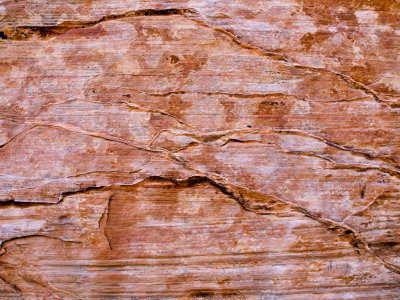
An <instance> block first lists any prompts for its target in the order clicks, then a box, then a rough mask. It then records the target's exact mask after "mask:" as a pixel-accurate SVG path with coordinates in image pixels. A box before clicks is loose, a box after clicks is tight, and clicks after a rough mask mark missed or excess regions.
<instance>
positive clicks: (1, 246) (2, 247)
mask: <svg viewBox="0 0 400 300" xmlns="http://www.w3.org/2000/svg"><path fill="white" fill-rule="evenodd" d="M32 237H44V238H48V239H53V240H59V241H62V242H64V243H74V244H82V242H79V241H70V240H64V239H62V238H59V237H55V236H49V235H45V234H28V235H23V236H17V237H12V238H9V239H7V240H4V241H1V242H0V251H1V252H2V253H1V254H0V256H1V255H3V254H4V253H6V252H7V251H6V248H5V246H6V244H8V243H10V242H12V241H15V240H20V239H25V238H32Z"/></svg>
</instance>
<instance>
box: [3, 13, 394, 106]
mask: <svg viewBox="0 0 400 300" xmlns="http://www.w3.org/2000/svg"><path fill="white" fill-rule="evenodd" d="M172 15H180V16H183V17H185V18H187V19H189V20H191V21H193V22H195V23H197V24H199V25H201V26H204V27H206V28H209V29H212V30H213V31H216V32H220V33H222V34H224V35H225V36H227V37H229V38H230V39H231V40H232V41H233V42H234V43H235V44H237V45H238V46H240V47H241V48H244V49H248V50H252V51H254V52H256V53H257V54H258V55H261V56H267V57H270V58H272V59H275V60H279V61H282V62H284V63H287V64H289V65H291V66H293V67H294V68H298V69H305V70H310V71H312V72H324V73H328V74H331V75H334V76H336V77H338V78H340V79H341V80H343V81H344V82H346V84H347V85H349V86H350V87H352V88H355V89H358V90H361V91H363V92H364V93H366V94H368V95H370V96H372V97H373V98H374V99H375V101H376V102H378V103H384V104H387V105H388V106H389V107H391V108H394V109H397V108H400V103H393V102H391V101H389V100H387V99H382V98H381V97H380V96H379V95H378V93H377V92H376V91H374V90H373V89H371V88H368V87H367V86H366V85H365V84H363V83H361V82H359V81H357V80H355V79H354V78H352V77H351V76H350V75H347V74H342V73H339V72H335V71H332V70H328V69H326V68H321V67H313V66H307V65H300V64H297V63H293V62H292V61H290V60H289V59H288V58H287V57H286V56H285V55H284V54H282V53H276V52H272V51H268V50H266V49H264V48H262V47H258V46H255V45H252V44H249V43H245V42H242V41H241V40H240V39H239V38H238V37H237V36H236V35H234V34H233V33H231V32H230V31H228V30H226V29H224V28H222V27H216V26H212V25H210V24H209V23H207V22H206V21H205V20H204V17H203V16H202V15H201V13H200V12H199V11H197V10H196V9H194V8H168V9H142V10H132V11H128V12H125V13H122V14H111V15H106V16H103V17H101V18H100V19H98V20H94V21H65V22H62V23H60V24H57V25H47V26H17V27H11V28H3V29H2V30H1V31H0V38H1V39H3V40H8V39H10V40H26V39H30V38H31V37H33V36H34V34H36V35H37V36H38V37H39V38H42V39H48V38H51V37H54V36H58V35H61V34H64V33H66V32H67V31H69V30H71V29H75V28H87V27H93V26H95V25H97V24H100V23H102V22H106V21H112V20H118V19H123V18H129V17H139V16H172ZM7 30H8V31H10V33H9V34H7V33H6V31H7Z"/></svg>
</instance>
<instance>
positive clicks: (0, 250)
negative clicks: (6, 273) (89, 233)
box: [0, 234, 83, 300]
mask: <svg viewBox="0 0 400 300" xmlns="http://www.w3.org/2000/svg"><path fill="white" fill-rule="evenodd" d="M32 237H42V238H49V239H55V240H59V241H62V242H64V243H74V244H81V243H82V242H79V241H70V240H64V239H61V238H59V237H53V236H48V235H44V234H30V235H24V236H18V237H13V238H10V239H7V240H4V241H2V242H1V243H0V256H2V255H4V254H6V253H7V254H9V255H11V256H13V255H12V254H11V253H9V252H8V251H7V250H6V248H5V245H6V244H7V243H10V242H13V241H15V240H20V239H28V238H32ZM24 262H25V263H27V264H28V265H29V267H30V268H32V269H33V270H34V271H35V272H37V273H38V274H39V272H38V271H36V268H35V267H34V266H33V265H32V264H30V263H28V262H26V261H24ZM7 264H9V263H7ZM9 265H13V264H9ZM17 265H18V264H17ZM14 268H15V267H14ZM18 273H20V272H18ZM39 276H43V275H39ZM0 278H1V279H2V280H3V281H4V282H5V283H7V284H8V285H9V286H10V287H12V288H13V289H14V290H16V291H17V292H20V293H21V289H20V288H19V287H18V285H16V284H13V283H12V282H8V280H7V279H6V278H3V277H2V276H1V275H0ZM39 281H40V282H38V283H39V284H41V285H46V286H47V287H48V288H49V289H50V290H51V291H53V292H57V293H62V294H65V295H68V296H70V297H72V298H74V299H79V300H83V299H82V298H80V297H78V296H76V295H75V294H73V293H71V292H69V291H65V290H61V289H58V288H56V287H55V286H53V285H52V284H51V282H50V281H48V280H47V279H46V278H45V277H44V276H43V277H42V279H39ZM56 298H58V297H56Z"/></svg>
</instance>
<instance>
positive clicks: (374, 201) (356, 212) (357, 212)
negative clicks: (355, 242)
mask: <svg viewBox="0 0 400 300" xmlns="http://www.w3.org/2000/svg"><path fill="white" fill-rule="evenodd" d="M385 194H386V192H382V193H380V194H379V195H378V196H376V197H375V198H374V199H373V200H372V201H371V202H370V203H368V204H367V205H366V206H364V207H363V208H361V209H360V210H358V211H355V212H353V213H352V214H350V215H348V216H346V217H345V218H344V219H343V221H342V222H346V220H347V219H348V218H351V217H354V216H357V215H359V214H361V213H363V212H365V211H367V210H369V209H370V208H371V207H372V206H374V205H375V204H376V203H378V202H379V200H380V199H381V197H382V196H384V195H385Z"/></svg>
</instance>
